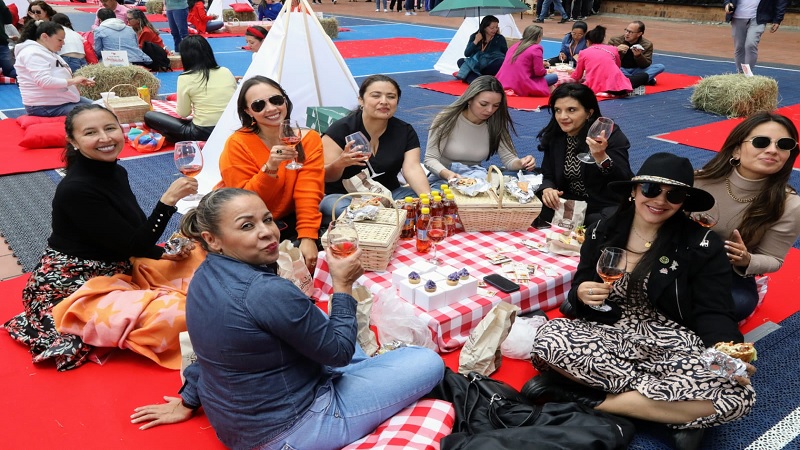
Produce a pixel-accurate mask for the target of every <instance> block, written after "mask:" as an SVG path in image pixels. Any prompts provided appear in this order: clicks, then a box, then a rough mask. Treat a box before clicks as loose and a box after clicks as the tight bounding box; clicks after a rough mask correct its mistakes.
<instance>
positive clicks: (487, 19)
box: [478, 15, 500, 42]
mask: <svg viewBox="0 0 800 450" xmlns="http://www.w3.org/2000/svg"><path fill="white" fill-rule="evenodd" d="M493 23H497V24H498V25H499V24H500V19H498V18H497V17H495V16H492V15H488V16H483V19H481V23H480V25H478V33H480V34H481V39H482V40H483V41H484V42H486V28H488V27H489V25H491V24H493ZM497 34H500V33H497Z"/></svg>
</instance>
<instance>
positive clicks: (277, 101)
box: [250, 95, 286, 113]
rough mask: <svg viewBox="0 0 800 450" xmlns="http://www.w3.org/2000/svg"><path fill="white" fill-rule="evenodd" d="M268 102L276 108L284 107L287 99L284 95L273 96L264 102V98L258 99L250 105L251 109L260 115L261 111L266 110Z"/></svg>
mask: <svg viewBox="0 0 800 450" xmlns="http://www.w3.org/2000/svg"><path fill="white" fill-rule="evenodd" d="M267 102H270V104H272V105H275V106H283V104H284V103H286V98H284V96H282V95H273V96H272V97H270V98H268V99H266V100H264V99H263V98H262V99H258V100H256V101H254V102H253V103H250V109H251V110H252V111H253V112H256V113H260V112H261V111H263V110H264V108H266V107H267Z"/></svg>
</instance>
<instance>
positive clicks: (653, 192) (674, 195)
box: [640, 183, 689, 205]
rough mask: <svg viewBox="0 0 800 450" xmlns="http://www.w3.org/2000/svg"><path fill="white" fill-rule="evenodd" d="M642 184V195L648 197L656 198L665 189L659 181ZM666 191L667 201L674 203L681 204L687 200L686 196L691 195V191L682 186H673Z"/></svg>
mask: <svg viewBox="0 0 800 450" xmlns="http://www.w3.org/2000/svg"><path fill="white" fill-rule="evenodd" d="M640 186H641V188H642V195H644V196H645V197H647V198H656V197H658V196H659V195H661V192H662V191H663V190H664V189H662V188H661V185H660V184H658V183H642V184H640ZM666 192H667V201H668V202H670V203H672V204H673V205H680V204H681V203H683V202H684V201H685V200H686V197H688V196H689V192H687V191H686V189H681V188H673V189H671V190H669V191H666Z"/></svg>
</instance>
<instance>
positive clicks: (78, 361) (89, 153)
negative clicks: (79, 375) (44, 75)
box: [4, 104, 197, 371]
mask: <svg viewBox="0 0 800 450" xmlns="http://www.w3.org/2000/svg"><path fill="white" fill-rule="evenodd" d="M65 128H66V135H67V142H68V144H67V148H66V151H65V153H64V160H65V162H66V168H67V169H66V170H67V174H66V176H64V179H62V180H61V181H60V182H59V183H58V187H57V188H56V192H55V196H54V197H53V213H52V216H53V222H52V233H51V234H50V237H49V239H48V240H47V248H46V249H45V250H44V253H43V254H42V258H41V261H40V262H39V264H38V265H37V266H36V268H35V269H34V270H33V273H32V274H31V277H30V279H29V280H28V284H27V285H26V286H25V289H24V290H23V291H22V303H23V305H24V307H25V312H22V313H20V314H18V315H17V316H15V317H13V318H12V319H11V320H9V321H8V322H6V323H5V325H4V327H5V329H6V330H7V331H8V333H9V335H10V336H11V337H12V338H13V339H15V340H17V341H19V342H21V343H23V344H25V345H28V346H29V347H30V351H31V354H32V355H33V362H35V363H38V362H42V361H45V360H47V359H51V358H52V359H54V360H55V362H56V368H57V369H58V370H60V371H63V370H69V369H74V368H76V367H78V366H80V365H82V364H83V363H84V362H86V360H87V358H88V356H89V353H90V352H91V350H92V347H91V346H89V345H87V344H85V343H84V342H83V341H82V340H81V338H80V337H78V336H75V335H72V334H60V333H59V332H58V331H57V330H56V327H55V324H54V322H53V315H52V310H53V307H55V306H56V305H57V304H58V303H60V302H61V301H62V300H63V299H65V298H67V297H68V296H69V295H71V294H72V293H73V292H75V291H76V290H77V289H78V288H79V287H81V286H82V285H83V284H84V283H86V281H88V280H89V279H90V278H93V277H97V276H112V275H115V274H118V273H130V271H131V269H132V265H131V262H130V258H131V257H132V256H139V257H146V258H153V259H169V260H173V261H181V260H183V259H185V258H186V257H187V256H188V255H189V251H191V248H190V247H189V246H187V247H186V248H184V250H183V251H181V252H179V253H178V254H175V255H170V254H166V253H164V248H163V247H160V246H158V245H156V243H157V242H158V239H159V238H160V237H161V233H163V232H164V229H165V228H166V226H167V223H168V222H169V219H170V217H171V216H172V215H173V214H174V213H175V211H176V209H175V204H176V203H177V202H178V200H180V199H181V198H183V197H185V196H187V195H189V194H193V193H196V192H197V180H195V179H194V178H188V177H180V178H178V179H177V180H174V181H172V183H171V184H170V185H169V187H168V188H167V189H166V190H165V192H164V194H163V195H162V196H161V198H160V199H159V201H158V202H157V203H156V205H155V207H154V208H153V211H152V212H151V213H150V215H149V216H147V215H145V213H144V211H142V209H141V207H140V206H139V203H138V202H137V201H136V197H135V196H134V195H133V191H132V190H131V186H130V184H129V182H128V173H127V172H126V171H125V169H124V168H123V167H122V166H120V165H119V164H117V157H118V156H119V154H120V152H121V151H122V148H123V147H124V146H125V135H124V133H123V131H122V127H121V126H120V124H119V122H118V121H117V117H116V116H115V115H114V114H113V113H112V112H111V111H109V110H107V109H105V108H103V107H102V106H99V105H94V104H89V105H82V106H78V107H77V108H75V109H73V110H72V111H71V112H70V113H69V114H68V115H67V118H66V123H65Z"/></svg>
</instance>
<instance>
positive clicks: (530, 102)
mask: <svg viewBox="0 0 800 450" xmlns="http://www.w3.org/2000/svg"><path fill="white" fill-rule="evenodd" d="M698 80H700V77H695V76H690V75H683V74H675V73H662V74H661V75H659V76H658V84H656V85H655V86H647V87H646V88H645V93H646V94H657V93H659V92H666V91H674V90H676V89H684V88H687V87H689V86H692V85H694V84H695V83H696V82H697V81H698ZM467 86H468V85H467V84H466V83H462V82H461V81H458V80H452V81H441V82H438V83H427V84H420V85H419V87H421V88H423V89H428V90H431V91H436V92H441V93H443V94H450V95H455V96H459V95H461V94H463V93H464V91H466V90H467ZM548 99H549V98H548V97H508V106H509V107H511V108H514V109H519V110H523V111H532V110H535V109H536V108H541V107H544V106H547V101H548ZM611 99H612V98H608V97H598V98H597V100H598V101H603V100H611Z"/></svg>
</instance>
